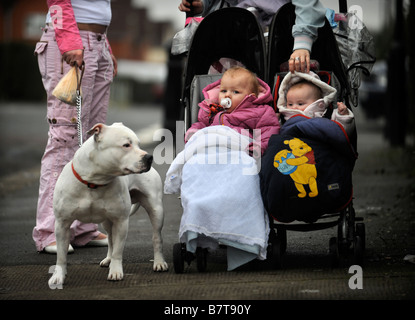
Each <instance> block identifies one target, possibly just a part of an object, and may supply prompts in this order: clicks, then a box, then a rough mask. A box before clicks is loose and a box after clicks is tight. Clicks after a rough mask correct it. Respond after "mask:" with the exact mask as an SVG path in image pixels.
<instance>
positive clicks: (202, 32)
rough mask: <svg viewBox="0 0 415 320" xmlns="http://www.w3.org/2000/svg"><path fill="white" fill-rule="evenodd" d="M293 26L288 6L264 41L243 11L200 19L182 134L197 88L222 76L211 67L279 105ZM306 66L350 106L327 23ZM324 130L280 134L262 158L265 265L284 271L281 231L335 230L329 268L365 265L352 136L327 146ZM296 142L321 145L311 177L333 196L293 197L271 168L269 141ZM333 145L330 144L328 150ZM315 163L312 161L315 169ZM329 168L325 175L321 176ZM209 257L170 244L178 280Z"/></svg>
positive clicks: (186, 76)
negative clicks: (247, 82)
mask: <svg viewBox="0 0 415 320" xmlns="http://www.w3.org/2000/svg"><path fill="white" fill-rule="evenodd" d="M294 23H295V13H294V6H293V5H292V4H286V5H284V6H283V7H282V8H281V9H280V10H279V11H278V12H277V13H276V15H275V16H274V19H273V21H272V24H271V26H270V29H269V34H268V36H267V37H264V33H263V30H262V28H261V26H260V25H259V23H258V21H257V19H256V17H255V15H254V14H253V13H252V12H250V11H249V10H246V9H241V8H223V9H220V10H218V11H215V12H213V13H211V14H209V15H208V16H206V17H205V18H204V20H203V21H202V22H201V23H200V25H199V26H198V28H197V30H196V32H195V34H194V36H193V39H192V42H191V44H190V48H189V51H188V56H187V61H186V66H185V70H184V73H183V84H182V88H183V90H182V98H181V102H182V104H183V109H184V116H183V119H182V120H184V123H185V126H184V127H185V130H187V129H188V128H189V127H190V126H191V124H192V123H194V122H196V121H197V115H198V111H199V107H198V104H199V103H200V102H201V101H202V99H203V95H202V89H203V88H204V87H205V86H206V85H208V84H210V83H212V82H214V81H216V80H218V79H219V78H220V77H221V73H220V71H219V72H217V70H218V69H220V68H213V69H215V71H214V72H211V71H212V70H213V69H212V67H215V66H217V65H218V64H219V65H223V64H224V61H226V62H227V63H229V61H236V62H238V63H240V64H242V65H243V66H245V67H246V68H248V69H250V70H251V71H253V72H255V73H256V74H257V75H258V77H259V78H261V79H263V80H264V81H265V82H267V83H268V85H269V86H270V87H271V88H272V89H273V92H274V94H275V99H277V96H276V95H277V92H278V85H279V83H280V81H281V79H282V77H284V75H285V74H286V72H287V71H286V70H285V71H281V68H283V66H284V64H286V62H287V60H288V59H289V57H290V54H291V50H292V47H293V38H292V36H291V28H292V26H293V25H294ZM311 59H313V60H314V61H318V64H319V68H320V70H316V72H320V76H321V77H322V78H324V81H326V82H327V83H328V84H330V85H332V86H334V87H335V88H336V89H337V100H338V101H345V103H346V104H347V105H349V104H350V103H349V99H350V96H351V95H352V88H351V85H350V80H349V76H348V73H347V71H346V67H345V66H344V64H343V61H342V58H341V54H340V51H339V48H338V45H337V42H336V39H335V36H334V34H333V31H332V28H331V26H330V24H329V22H328V21H327V20H326V24H325V25H324V26H323V27H322V28H320V29H319V33H318V40H316V42H315V43H314V45H313V48H312V54H311ZM322 80H323V79H322ZM275 102H276V101H275ZM276 111H277V110H276ZM325 120H328V119H325ZM330 130H331V129H330ZM330 130H329V131H328V132H326V133H325V134H323V136H324V139H319V137H316V136H314V137H308V136H307V130H304V129H303V127H302V125H301V124H300V125H297V126H294V127H291V128H290V130H288V131H287V130H286V131H285V132H283V134H284V135H286V137H285V138H284V137H282V136H281V137H278V136H279V135H275V136H272V137H271V139H270V144H269V147H268V149H267V151H266V153H265V154H264V156H263V158H262V159H261V172H260V174H259V175H260V181H261V183H260V184H261V193H262V197H263V201H264V206H265V209H266V210H267V212H268V215H269V219H270V233H269V241H268V249H267V260H266V261H267V262H268V263H269V264H271V265H272V266H273V267H275V268H279V267H281V265H282V258H283V255H284V253H285V251H286V247H287V231H303V232H308V231H315V230H322V229H327V228H333V227H337V235H336V236H333V237H332V238H330V241H329V252H330V256H331V261H332V265H333V266H336V265H338V264H339V262H340V261H341V260H342V259H343V258H345V259H347V261H349V258H350V257H351V258H352V262H353V264H359V265H361V264H362V263H363V257H364V251H365V237H366V236H365V225H364V223H363V222H362V220H363V219H362V218H358V217H356V215H355V210H354V208H353V184H352V171H353V168H354V164H355V161H356V159H357V151H356V145H357V134H355V135H354V136H351V137H348V136H347V135H345V136H343V137H340V139H341V140H342V141H343V142H344V143H343V144H340V145H337V140H336V139H327V135H330V134H331V132H334V135H335V136H336V137H337V136H338V135H339V133H338V131H337V129H334V131H330ZM342 134H343V133H342ZM344 134H345V133H344ZM340 135H341V134H340ZM294 138H300V139H303V140H307V142H308V143H309V144H310V145H313V146H314V145H316V146H317V145H319V148H320V146H321V145H323V147H322V150H323V151H322V157H323V158H328V159H329V160H328V162H327V161H326V162H322V165H321V166H319V167H318V168H317V171H318V172H319V176H320V177H325V178H324V179H325V180H324V182H322V183H323V184H324V186H321V190H323V189H324V188H326V189H327V188H328V189H331V190H332V191H331V192H330V191H328V192H321V194H319V196H317V197H313V198H311V197H305V198H298V197H295V196H293V194H296V190H295V188H294V187H293V186H289V182H287V181H286V180H287V179H289V176H288V175H284V174H280V172H279V171H278V170H273V171H272V170H271V169H269V168H270V167H272V163H273V161H274V156H275V153H276V152H277V148H278V146H277V144H278V143H276V144H274V143H273V142H272V141H273V140H275V139H286V140H287V139H294ZM313 139H314V140H313ZM316 139H317V140H316ZM331 140H333V141H335V142H334V144H332V141H331ZM316 148H317V147H316ZM318 157H319V156H316V161H317V162H319V159H317V158H318ZM323 163H324V164H323ZM267 168H268V169H267ZM328 168H330V170H329V171H328V172H326V171H327V170H328ZM336 168H340V169H341V170H340V171H338V172H341V173H340V174H339V173H337V174H336V177H334V178H333V179H330V178H328V180H326V176H330V173H331V172H333V170H334V171H336ZM271 171H272V172H271ZM279 175H280V176H279ZM284 180H285V181H284ZM327 181H329V182H327ZM275 186H277V188H274V187H275ZM207 253H208V251H207V250H206V249H203V248H198V249H197V250H196V253H195V254H193V253H190V252H188V251H187V250H186V245H185V244H184V243H176V244H175V245H174V247H173V261H174V269H175V272H176V273H182V272H183V271H184V266H185V263H187V264H189V265H190V263H191V261H193V260H195V259H196V262H197V269H198V270H199V271H205V270H206V266H207Z"/></svg>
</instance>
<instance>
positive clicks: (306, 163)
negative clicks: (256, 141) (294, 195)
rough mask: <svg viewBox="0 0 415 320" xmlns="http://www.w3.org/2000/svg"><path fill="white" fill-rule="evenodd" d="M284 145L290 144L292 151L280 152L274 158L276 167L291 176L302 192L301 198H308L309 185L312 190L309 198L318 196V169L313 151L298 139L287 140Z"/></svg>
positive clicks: (299, 195)
mask: <svg viewBox="0 0 415 320" xmlns="http://www.w3.org/2000/svg"><path fill="white" fill-rule="evenodd" d="M284 144H288V145H289V147H290V148H291V151H289V150H286V149H285V150H281V151H279V152H278V153H277V154H276V155H275V157H274V167H276V168H278V170H280V172H281V173H283V174H289V175H290V177H291V179H293V181H294V184H295V187H296V188H297V190H298V191H299V192H300V193H299V194H298V197H299V198H304V197H306V196H307V192H306V190H305V189H304V185H307V184H308V186H309V188H310V193H309V197H316V196H317V195H318V189H317V181H316V178H317V169H316V166H315V164H316V161H315V159H314V151H313V149H312V148H311V147H310V146H309V145H308V144H306V143H305V142H304V141H301V140H300V139H298V138H294V139H291V140H285V141H284Z"/></svg>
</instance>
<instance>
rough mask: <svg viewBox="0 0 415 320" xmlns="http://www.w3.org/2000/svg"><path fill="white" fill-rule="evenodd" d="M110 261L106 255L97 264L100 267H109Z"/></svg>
mask: <svg viewBox="0 0 415 320" xmlns="http://www.w3.org/2000/svg"><path fill="white" fill-rule="evenodd" d="M110 263H111V258H108V257H106V258H105V259H104V260H102V261H101V262H100V264H99V265H100V266H101V267H109V265H110Z"/></svg>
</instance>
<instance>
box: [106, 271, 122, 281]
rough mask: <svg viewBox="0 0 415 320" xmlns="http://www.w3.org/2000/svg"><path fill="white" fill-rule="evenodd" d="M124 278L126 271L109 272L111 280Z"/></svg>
mask: <svg viewBox="0 0 415 320" xmlns="http://www.w3.org/2000/svg"><path fill="white" fill-rule="evenodd" d="M123 278H124V273H123V272H122V270H121V271H118V272H117V271H114V272H110V273H109V274H108V278H107V280H109V281H120V280H122V279H123Z"/></svg>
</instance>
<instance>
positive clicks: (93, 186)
mask: <svg viewBox="0 0 415 320" xmlns="http://www.w3.org/2000/svg"><path fill="white" fill-rule="evenodd" d="M72 172H73V174H74V176H75V177H76V178H77V179H78V180H79V181H81V182H82V183H83V184H86V185H87V186H88V188H91V189H96V188H98V187H105V186H106V184H95V183H90V182H88V181H85V180H84V179H82V178H81V176H80V175H79V174H78V172H76V171H75V168H74V166H73V162H72Z"/></svg>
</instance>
